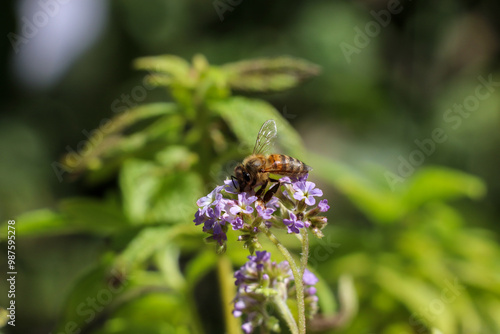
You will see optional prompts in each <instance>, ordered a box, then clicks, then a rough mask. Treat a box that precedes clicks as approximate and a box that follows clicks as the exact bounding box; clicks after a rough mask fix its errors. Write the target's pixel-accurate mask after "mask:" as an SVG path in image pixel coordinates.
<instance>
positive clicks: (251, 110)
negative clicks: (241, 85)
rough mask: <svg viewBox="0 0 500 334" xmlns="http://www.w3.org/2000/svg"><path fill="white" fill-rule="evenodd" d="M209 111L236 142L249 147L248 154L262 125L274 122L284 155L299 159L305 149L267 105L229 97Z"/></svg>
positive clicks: (211, 105)
mask: <svg viewBox="0 0 500 334" xmlns="http://www.w3.org/2000/svg"><path fill="white" fill-rule="evenodd" d="M209 109H210V110H212V111H214V112H215V113H217V114H219V115H220V116H221V117H222V118H223V119H224V120H225V121H226V123H227V124H228V125H229V127H230V128H231V130H232V131H233V132H234V134H235V135H236V137H237V138H238V140H239V141H240V142H241V143H242V144H243V145H245V146H246V147H248V151H249V153H250V152H251V150H252V149H253V147H254V144H255V140H256V139H257V134H258V132H259V129H260V127H261V126H262V124H264V122H265V121H267V120H269V119H274V120H275V121H276V125H277V127H278V138H277V141H278V143H279V146H280V147H282V148H283V149H284V151H285V152H284V153H287V154H292V155H294V157H296V158H298V159H300V158H301V156H302V152H303V151H304V149H303V144H302V140H301V138H300V136H299V134H298V133H297V131H295V129H294V128H293V127H292V126H291V125H290V124H289V123H288V121H287V120H285V119H284V118H283V116H282V115H281V114H280V113H279V112H278V111H277V110H276V109H275V108H274V107H273V106H272V105H270V104H269V103H267V102H264V101H261V100H255V99H249V98H245V97H231V98H227V99H225V100H222V101H217V102H213V103H211V104H210V105H209ZM276 153H277V152H276ZM306 163H307V162H306Z"/></svg>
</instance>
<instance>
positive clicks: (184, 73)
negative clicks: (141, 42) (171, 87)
mask: <svg viewBox="0 0 500 334" xmlns="http://www.w3.org/2000/svg"><path fill="white" fill-rule="evenodd" d="M134 68H136V69H139V70H146V71H149V72H158V73H162V74H165V75H167V76H172V77H174V78H176V79H184V78H186V77H189V68H190V65H189V63H188V62H187V61H186V60H184V59H183V58H181V57H178V56H174V55H161V56H154V57H142V58H137V59H136V60H135V61H134Z"/></svg>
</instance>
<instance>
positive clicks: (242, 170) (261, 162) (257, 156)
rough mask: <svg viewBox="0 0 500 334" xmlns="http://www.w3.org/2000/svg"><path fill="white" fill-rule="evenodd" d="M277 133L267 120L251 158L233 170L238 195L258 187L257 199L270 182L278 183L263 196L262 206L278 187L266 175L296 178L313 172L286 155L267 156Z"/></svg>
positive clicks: (272, 121) (272, 123)
mask: <svg viewBox="0 0 500 334" xmlns="http://www.w3.org/2000/svg"><path fill="white" fill-rule="evenodd" d="M277 133H278V131H277V129H276V122H275V121H274V120H272V119H270V120H267V121H266V122H265V123H264V124H263V125H262V127H261V128H260V130H259V134H258V135H257V140H256V141H255V146H254V149H253V153H252V155H250V156H248V157H246V158H245V159H244V160H243V162H242V163H240V164H239V165H237V166H236V167H235V168H234V176H232V177H231V178H232V179H233V183H234V179H236V181H238V186H239V191H240V192H244V191H249V190H252V189H255V187H257V186H261V187H260V189H259V190H258V191H257V193H256V195H257V197H259V198H261V196H262V194H263V193H264V191H265V189H266V187H267V184H268V183H269V182H275V183H277V184H275V185H274V186H272V187H271V188H270V189H269V191H268V192H267V193H266V194H265V195H264V198H263V199H264V202H267V201H269V200H270V199H271V197H272V196H273V194H274V193H276V191H277V190H278V187H279V183H278V182H279V181H278V180H276V179H272V178H270V177H269V174H277V175H282V176H290V177H299V176H303V175H305V174H307V173H308V172H309V171H311V170H312V168H311V167H309V166H307V165H306V164H305V163H303V162H302V161H300V160H298V159H295V158H293V157H290V156H288V155H284V154H269V155H266V153H267V151H268V150H269V149H270V148H271V147H272V144H273V142H274V139H275V138H276V135H277Z"/></svg>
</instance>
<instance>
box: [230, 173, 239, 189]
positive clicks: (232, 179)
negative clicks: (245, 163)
mask: <svg viewBox="0 0 500 334" xmlns="http://www.w3.org/2000/svg"><path fill="white" fill-rule="evenodd" d="M235 179H236V176H234V175H231V181H233V186H234V189H238V188H237V187H236V184H235V183H234V180H235Z"/></svg>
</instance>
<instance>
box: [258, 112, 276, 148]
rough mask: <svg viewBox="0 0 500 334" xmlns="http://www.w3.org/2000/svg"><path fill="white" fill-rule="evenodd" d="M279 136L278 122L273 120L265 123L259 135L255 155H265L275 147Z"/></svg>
mask: <svg viewBox="0 0 500 334" xmlns="http://www.w3.org/2000/svg"><path fill="white" fill-rule="evenodd" d="M277 134H278V130H277V128H276V122H275V121H274V120H273V119H270V120H267V121H265V122H264V124H262V127H261V128H260V130H259V134H258V135H257V140H256V141H255V147H254V148H253V154H265V153H266V152H267V151H268V150H269V149H270V148H271V147H272V146H273V143H274V139H275V138H276V135H277Z"/></svg>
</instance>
